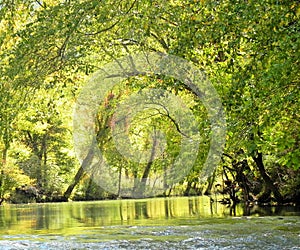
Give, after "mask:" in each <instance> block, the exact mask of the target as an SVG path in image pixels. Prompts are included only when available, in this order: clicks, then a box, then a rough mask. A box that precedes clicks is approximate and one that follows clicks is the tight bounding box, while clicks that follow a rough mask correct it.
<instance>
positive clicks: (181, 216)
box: [0, 197, 300, 249]
mask: <svg viewBox="0 0 300 250" xmlns="http://www.w3.org/2000/svg"><path fill="white" fill-rule="evenodd" d="M234 213H235V216H230V215H233V214H234ZM249 213H250V215H251V216H245V215H246V214H247V215H248V214H249ZM270 215H273V216H270ZM299 215H300V212H299V209H297V208H295V207H284V208H280V207H277V208H276V207H267V208H259V207H254V208H252V209H251V210H250V211H247V210H245V209H243V207H242V206H238V207H236V209H235V211H233V210H232V209H230V208H227V207H225V206H223V205H221V204H219V203H217V202H211V199H210V198H209V197H190V198H188V197H176V198H167V199H165V198H156V199H143V200H116V201H95V202H69V203H52V204H28V205H4V206H2V207H0V249H33V248H35V249H37V248H38V249H46V248H47V249H99V248H100V249H141V248H146V249H158V248H159V249H201V248H204V249H209V248H210V249H218V248H222V249H223V248H226V249H236V248H239V249H243V248H244V249H249V248H250V249H251V248H252V249H256V248H263V249H291V248H293V249H300V244H299V242H300V217H299Z"/></svg>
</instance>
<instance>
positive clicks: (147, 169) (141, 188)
mask: <svg viewBox="0 0 300 250" xmlns="http://www.w3.org/2000/svg"><path fill="white" fill-rule="evenodd" d="M156 144H157V139H156V137H155V136H154V137H153V144H152V149H151V154H150V158H149V161H148V163H147V165H146V167H145V169H144V173H143V176H142V178H141V180H140V182H139V184H138V190H135V191H137V192H135V196H136V195H137V196H138V197H139V198H140V197H143V196H144V195H145V191H146V182H147V179H148V176H149V174H150V170H151V166H152V164H153V161H154V157H155V150H156Z"/></svg>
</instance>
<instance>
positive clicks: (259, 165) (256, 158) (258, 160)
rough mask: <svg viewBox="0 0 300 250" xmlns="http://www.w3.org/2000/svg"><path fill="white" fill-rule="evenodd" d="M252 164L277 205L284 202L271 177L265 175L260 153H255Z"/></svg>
mask: <svg viewBox="0 0 300 250" xmlns="http://www.w3.org/2000/svg"><path fill="white" fill-rule="evenodd" d="M252 158H253V160H254V162H255V163H256V166H257V168H258V170H259V173H260V175H261V177H262V178H263V180H264V182H265V185H266V187H267V188H268V189H270V190H271V191H272V193H273V194H274V197H275V199H276V201H277V202H278V203H282V202H283V201H284V199H283V197H282V195H281V193H280V191H279V189H278V187H276V186H275V185H274V183H273V181H272V179H271V177H270V176H269V175H268V174H267V172H266V169H265V166H264V163H263V157H262V153H260V152H257V154H256V156H253V157H252Z"/></svg>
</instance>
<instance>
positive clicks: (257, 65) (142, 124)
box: [0, 0, 300, 204]
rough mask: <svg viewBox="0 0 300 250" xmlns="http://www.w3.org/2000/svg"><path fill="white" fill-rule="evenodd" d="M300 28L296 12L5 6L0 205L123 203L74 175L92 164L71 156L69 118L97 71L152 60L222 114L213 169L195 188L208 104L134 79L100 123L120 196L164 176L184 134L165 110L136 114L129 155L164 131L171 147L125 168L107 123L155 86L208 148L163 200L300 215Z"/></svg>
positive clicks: (271, 6)
mask: <svg viewBox="0 0 300 250" xmlns="http://www.w3.org/2000/svg"><path fill="white" fill-rule="evenodd" d="M299 18H300V5H299V2H298V1H296V0H261V1H255V0H244V1H241V0H234V1H230V0H223V1H206V0H186V1H179V0H171V1H151V0H105V1H98V0H76V1H75V0H60V1H59V0H44V1H42V0H40V1H39V0H36V1H34V0H0V100H1V101H0V150H1V165H0V168H1V172H0V202H1V203H3V202H12V203H20V202H48V201H59V200H61V201H63V200H65V201H66V200H68V199H72V200H92V199H108V198H117V197H118V196H122V195H120V194H112V193H110V192H108V191H107V190H105V188H103V187H102V186H99V185H98V184H97V183H95V181H94V180H95V178H90V177H91V176H90V175H91V173H87V171H85V167H86V166H83V165H84V164H87V165H88V164H91V162H89V161H83V162H81V163H80V161H78V159H77V158H76V155H75V150H74V142H73V122H72V120H73V109H74V105H75V103H76V100H77V98H78V95H79V93H80V90H81V89H82V87H83V86H84V84H85V83H86V81H87V79H89V77H90V76H91V75H92V74H93V73H94V72H97V70H99V69H100V68H101V67H103V66H104V65H106V64H107V63H109V62H111V61H113V60H115V59H116V58H120V57H121V56H126V55H129V54H134V53H138V52H143V51H154V52H162V53H166V54H170V55H175V56H178V57H181V58H184V59H186V60H188V61H191V62H193V64H194V65H195V66H196V67H197V68H198V69H200V70H201V71H203V72H204V73H205V74H206V76H207V77H208V78H209V80H210V81H211V83H212V84H213V86H214V88H215V89H216V91H217V92H218V94H219V96H220V98H221V100H222V104H223V107H224V109H225V114H226V123H227V132H226V144H225V148H224V153H223V155H222V160H221V161H220V163H219V165H218V167H217V168H216V170H215V171H214V173H213V174H212V175H211V176H210V177H209V178H208V179H207V180H206V181H205V182H201V181H200V180H199V176H200V174H201V170H202V168H203V163H204V162H205V159H206V157H207V153H208V150H209V141H210V137H209V136H210V131H211V127H210V122H209V118H208V116H207V112H206V110H205V107H204V106H203V103H201V101H200V100H199V98H197V96H196V95H195V93H193V91H191V89H188V88H187V87H186V85H184V84H183V83H182V82H180V81H178V80H176V79H172V78H170V77H166V76H163V75H152V76H134V77H129V78H128V79H126V80H125V81H122V82H120V84H119V85H118V86H116V87H114V88H112V89H111V90H110V91H109V92H108V93H107V96H106V98H105V101H104V102H103V103H101V105H99V112H98V114H97V116H96V117H95V124H96V126H95V128H96V131H95V134H96V135H97V136H96V138H97V144H98V147H99V148H100V149H101V151H102V152H103V155H104V157H105V159H106V160H107V162H109V164H110V165H111V166H112V169H113V171H116V173H120V174H124V175H125V176H131V177H134V178H135V180H136V183H135V185H134V186H133V187H128V190H127V191H128V192H127V194H126V195H125V196H126V198H128V197H131V196H132V195H131V194H132V193H134V192H136V190H137V188H138V187H140V186H141V185H142V184H143V182H144V181H145V182H146V181H147V178H150V177H151V176H153V175H154V173H160V174H163V173H164V171H165V170H166V169H168V168H170V166H171V165H172V162H173V161H174V159H175V158H176V156H177V155H178V152H179V151H180V146H181V140H180V138H181V137H180V133H179V132H180V127H179V126H178V123H177V122H176V120H175V119H174V117H172V113H170V112H168V110H165V111H166V112H159V113H155V114H154V113H153V111H148V112H146V113H142V114H140V115H139V117H138V118H139V119H136V120H134V122H133V123H132V124H131V127H130V131H131V135H130V136H131V139H132V140H131V142H132V144H133V145H131V146H132V147H134V148H135V149H137V150H143V149H147V150H149V149H150V150H151V147H152V149H153V148H154V147H155V146H156V145H155V141H154V140H152V141H151V140H149V135H150V134H151V133H152V132H153V128H155V129H156V128H159V130H160V131H163V132H164V134H165V135H166V145H167V146H166V148H165V152H164V155H163V158H158V159H155V160H153V161H151V164H149V162H148V163H144V162H140V163H139V162H134V161H130V160H128V159H126V158H124V157H123V156H122V155H121V154H120V153H119V152H118V150H117V148H116V145H115V144H114V141H113V140H112V139H111V137H112V127H113V126H114V122H115V121H114V119H113V118H114V116H113V114H114V112H115V110H116V107H117V105H118V103H119V102H120V101H122V100H124V99H126V97H127V96H129V95H131V94H133V93H137V92H139V91H142V90H143V89H145V88H161V89H164V90H165V91H169V92H172V93H174V94H176V95H177V96H179V97H180V98H181V99H182V100H184V102H185V103H186V105H187V107H188V108H189V110H191V111H192V113H193V116H194V117H195V119H196V121H197V122H198V129H199V131H201V135H202V136H203V138H204V139H203V140H202V141H201V145H200V146H199V150H198V154H197V156H196V160H195V163H194V165H193V167H192V168H191V169H190V171H189V173H187V174H186V176H185V178H184V179H183V180H181V181H179V182H178V183H172V185H168V180H166V190H165V192H164V193H163V194H161V195H165V196H169V195H201V194H205V195H210V194H213V193H221V194H223V195H224V197H225V198H226V197H227V198H228V200H230V201H231V202H237V201H238V200H240V201H243V202H247V203H248V202H252V201H258V202H261V203H276V204H281V203H291V202H292V203H297V202H298V203H299V201H300V147H299V145H300V137H299V135H300V133H299V128H300V119H299V118H300V117H299V116H300V115H299V110H300V105H299V100H300V63H299V58H300V39H299V38H300V23H299ZM151 112H152V113H151ZM139 130H140V131H142V132H137V131H139ZM137 157H138V156H137ZM182 164H183V165H184V164H185V163H184V162H183V163H182ZM95 173H96V170H95ZM97 174H101V173H97ZM117 181H122V179H120V180H117ZM130 188H131V189H130Z"/></svg>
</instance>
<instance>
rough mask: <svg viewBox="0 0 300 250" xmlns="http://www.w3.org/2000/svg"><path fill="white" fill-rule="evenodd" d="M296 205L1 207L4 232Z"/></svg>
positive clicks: (191, 219) (202, 200)
mask: <svg viewBox="0 0 300 250" xmlns="http://www.w3.org/2000/svg"><path fill="white" fill-rule="evenodd" d="M299 214H300V211H299V209H297V208H295V207H264V208H261V207H253V208H243V207H242V206H237V207H235V208H230V207H225V206H224V205H222V204H219V203H217V202H212V201H211V199H210V198H209V197H206V196H203V197H177V198H167V199H165V198H157V199H145V200H116V201H96V202H69V203H52V204H28V205H5V206H2V207H0V230H1V232H2V233H10V234H12V233H16V234H17V233H20V232H22V233H26V232H27V233H30V232H32V231H34V230H45V231H47V232H51V231H55V232H59V231H60V230H61V231H63V232H64V233H67V232H68V230H70V231H71V230H74V229H76V228H77V229H78V228H85V227H101V226H111V225H167V224H172V225H180V224H182V223H183V224H194V225H196V224H197V223H199V220H201V219H204V218H222V217H226V216H230V215H235V216H243V215H260V216H261V215H263V216H266V215H299Z"/></svg>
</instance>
